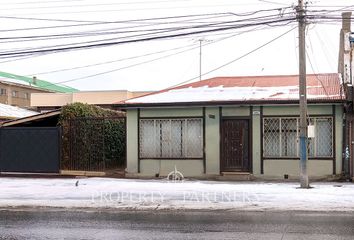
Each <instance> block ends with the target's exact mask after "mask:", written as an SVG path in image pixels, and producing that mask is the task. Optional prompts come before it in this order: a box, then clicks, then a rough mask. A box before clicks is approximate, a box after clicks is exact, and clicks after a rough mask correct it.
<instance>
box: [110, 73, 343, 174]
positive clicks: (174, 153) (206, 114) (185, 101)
mask: <svg viewBox="0 0 354 240" xmlns="http://www.w3.org/2000/svg"><path fill="white" fill-rule="evenodd" d="M298 90H299V89H298V76H296V75H292V76H258V77H256V76H254V77H253V76H250V77H218V78H212V79H208V80H204V81H200V82H195V83H191V84H186V85H183V86H180V87H176V88H172V89H168V90H163V91H160V92H156V93H152V94H149V95H146V96H142V97H137V98H133V99H129V100H126V101H125V102H122V103H118V104H117V105H116V107H117V108H124V109H125V110H126V112H127V169H126V171H127V173H128V176H129V175H130V176H138V177H139V176H149V177H153V176H156V175H159V176H166V175H167V174H168V173H169V172H171V171H173V170H174V168H175V166H176V167H177V169H178V170H179V171H180V172H182V173H183V174H184V175H185V176H191V177H203V176H204V177H208V176H220V175H226V174H235V175H237V174H240V175H250V176H255V177H260V178H263V177H265V178H267V177H271V178H287V176H289V178H294V177H296V178H297V177H298V175H299V144H298V134H299V105H298V104H299V97H298V94H299V91H298ZM307 94H308V95H307V97H308V114H309V124H310V125H312V126H313V127H310V128H312V129H313V130H314V131H313V137H311V138H309V144H308V148H309V161H308V170H309V175H310V177H313V178H314V177H327V176H332V175H337V174H341V173H342V170H343V166H342V153H343V151H342V150H343V105H344V102H345V95H344V92H343V91H342V85H341V78H340V76H339V74H336V73H333V74H318V75H308V76H307Z"/></svg>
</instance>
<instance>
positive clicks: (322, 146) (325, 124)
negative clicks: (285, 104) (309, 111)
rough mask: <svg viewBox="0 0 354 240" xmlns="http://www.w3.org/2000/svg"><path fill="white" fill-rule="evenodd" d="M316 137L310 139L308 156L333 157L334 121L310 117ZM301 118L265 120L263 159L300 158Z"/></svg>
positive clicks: (271, 118)
mask: <svg viewBox="0 0 354 240" xmlns="http://www.w3.org/2000/svg"><path fill="white" fill-rule="evenodd" d="M308 124H310V125H314V129H315V137H314V138H308V156H309V157H311V158H316V157H332V156H333V119H332V118H331V117H310V118H308ZM298 138H299V118H287V117H269V118H264V119H263V157H267V158H272V157H274V158H279V157H285V158H290V157H299V142H298Z"/></svg>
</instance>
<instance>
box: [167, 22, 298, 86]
mask: <svg viewBox="0 0 354 240" xmlns="http://www.w3.org/2000/svg"><path fill="white" fill-rule="evenodd" d="M296 28H297V27H294V28H291V29H290V30H288V31H286V32H285V33H283V34H281V35H279V36H277V37H276V38H273V39H272V40H270V41H268V42H266V43H264V44H262V45H260V46H259V47H257V48H255V49H253V50H251V51H249V52H247V53H245V54H243V55H241V56H240V57H237V58H235V59H233V60H231V61H229V62H227V63H225V64H222V65H220V66H219V67H216V68H214V69H212V70H209V71H207V72H205V73H203V74H202V76H205V75H207V74H209V73H212V72H215V71H217V70H219V69H221V68H223V67H226V66H228V65H230V64H232V63H234V62H236V61H238V60H240V59H242V58H244V57H247V56H248V55H250V54H252V53H254V52H256V51H258V50H259V49H261V48H263V47H265V46H267V45H269V44H271V43H272V42H274V41H276V40H278V39H279V38H281V37H283V36H285V35H286V34H288V33H289V32H291V31H293V30H294V29H296ZM198 78H199V76H197V77H193V78H190V79H188V80H185V81H183V82H180V83H178V84H175V85H173V86H171V87H168V88H167V89H170V88H174V87H177V86H180V85H182V84H185V83H188V82H190V81H193V80H195V79H198Z"/></svg>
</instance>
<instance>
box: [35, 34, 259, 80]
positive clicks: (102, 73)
mask: <svg viewBox="0 0 354 240" xmlns="http://www.w3.org/2000/svg"><path fill="white" fill-rule="evenodd" d="M253 30H255V29H252V30H248V31H244V32H241V33H238V34H234V35H232V36H228V37H225V38H222V39H220V40H219V41H218V42H220V41H223V40H226V39H229V38H231V37H235V36H238V35H240V34H242V33H246V32H250V31H253ZM214 43H216V42H215V41H214V42H207V43H205V44H203V46H206V45H210V44H214ZM197 48H199V46H197V47H193V48H189V49H187V50H183V51H180V52H177V53H174V54H169V55H166V56H162V57H158V58H155V59H152V60H147V61H144V62H140V63H136V64H132V65H128V66H125V67H121V68H117V69H112V70H109V71H104V72H101V73H96V74H92V75H88V76H84V77H79V78H74V79H69V80H65V81H62V82H57V83H54V84H61V83H67V82H73V81H77V80H82V79H86V78H91V77H96V76H100V75H104V74H108V73H112V72H116V71H119V70H123V69H127V68H131V67H135V66H139V65H142V64H146V63H151V62H154V61H157V60H160V59H164V58H167V57H171V56H175V55H177V54H181V53H184V52H187V51H190V50H194V49H197ZM33 75H36V74H33Z"/></svg>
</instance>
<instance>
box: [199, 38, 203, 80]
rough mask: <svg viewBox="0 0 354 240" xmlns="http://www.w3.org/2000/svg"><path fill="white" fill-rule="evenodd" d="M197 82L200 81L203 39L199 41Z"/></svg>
mask: <svg viewBox="0 0 354 240" xmlns="http://www.w3.org/2000/svg"><path fill="white" fill-rule="evenodd" d="M198 41H199V81H202V42H203V39H199V40H198Z"/></svg>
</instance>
